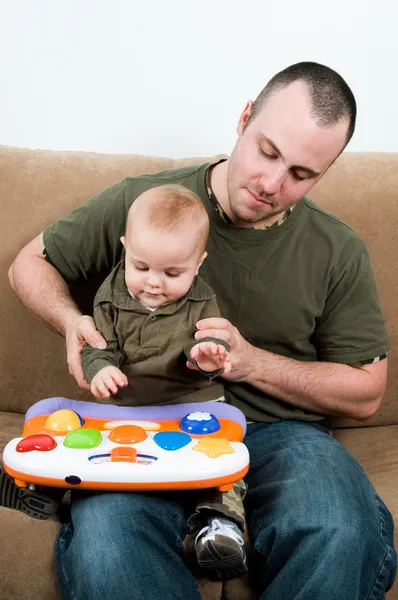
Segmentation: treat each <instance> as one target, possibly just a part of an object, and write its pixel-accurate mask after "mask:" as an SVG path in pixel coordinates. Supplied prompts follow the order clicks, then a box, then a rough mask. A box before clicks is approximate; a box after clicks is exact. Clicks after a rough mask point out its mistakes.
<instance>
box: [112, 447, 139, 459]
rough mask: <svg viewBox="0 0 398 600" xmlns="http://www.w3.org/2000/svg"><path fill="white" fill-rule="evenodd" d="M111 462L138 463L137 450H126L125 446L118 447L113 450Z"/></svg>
mask: <svg viewBox="0 0 398 600" xmlns="http://www.w3.org/2000/svg"><path fill="white" fill-rule="evenodd" d="M111 461H112V462H136V461H137V450H136V449H135V448H126V447H125V446H118V447H117V448H112V450H111Z"/></svg>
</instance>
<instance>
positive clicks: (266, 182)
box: [259, 165, 286, 196]
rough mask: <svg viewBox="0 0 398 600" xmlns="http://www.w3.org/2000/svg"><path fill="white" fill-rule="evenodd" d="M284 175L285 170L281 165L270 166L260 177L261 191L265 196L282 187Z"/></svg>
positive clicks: (271, 194)
mask: <svg viewBox="0 0 398 600" xmlns="http://www.w3.org/2000/svg"><path fill="white" fill-rule="evenodd" d="M285 177H286V170H285V168H284V167H283V166H282V165H275V166H271V167H270V168H269V169H267V172H266V173H264V174H263V176H262V177H261V179H260V182H259V184H260V186H261V189H262V193H263V194H266V195H267V196H273V195H274V194H276V193H277V192H279V190H280V189H281V187H282V183H283V181H284V179H285Z"/></svg>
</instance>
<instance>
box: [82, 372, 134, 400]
mask: <svg viewBox="0 0 398 600" xmlns="http://www.w3.org/2000/svg"><path fill="white" fill-rule="evenodd" d="M126 385H128V381H127V377H126V375H125V374H124V373H122V372H121V370H120V369H118V368H117V367H113V366H109V367H104V368H103V369H101V370H100V371H98V373H97V374H96V375H95V376H94V377H93V379H92V380H91V386H90V387H91V393H92V394H93V395H94V396H95V397H96V398H109V396H110V393H112V394H117V390H118V387H126Z"/></svg>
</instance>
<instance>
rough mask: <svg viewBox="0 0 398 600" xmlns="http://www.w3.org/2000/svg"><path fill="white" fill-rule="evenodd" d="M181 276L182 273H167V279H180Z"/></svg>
mask: <svg viewBox="0 0 398 600" xmlns="http://www.w3.org/2000/svg"><path fill="white" fill-rule="evenodd" d="M180 274H181V273H167V272H166V275H167V277H179V276H180Z"/></svg>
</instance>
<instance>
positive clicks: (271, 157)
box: [260, 146, 278, 160]
mask: <svg viewBox="0 0 398 600" xmlns="http://www.w3.org/2000/svg"><path fill="white" fill-rule="evenodd" d="M260 154H262V155H263V156H265V158H270V159H271V160H275V159H277V158H278V157H277V156H276V155H275V154H268V152H266V151H265V150H264V148H261V146H260Z"/></svg>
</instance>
